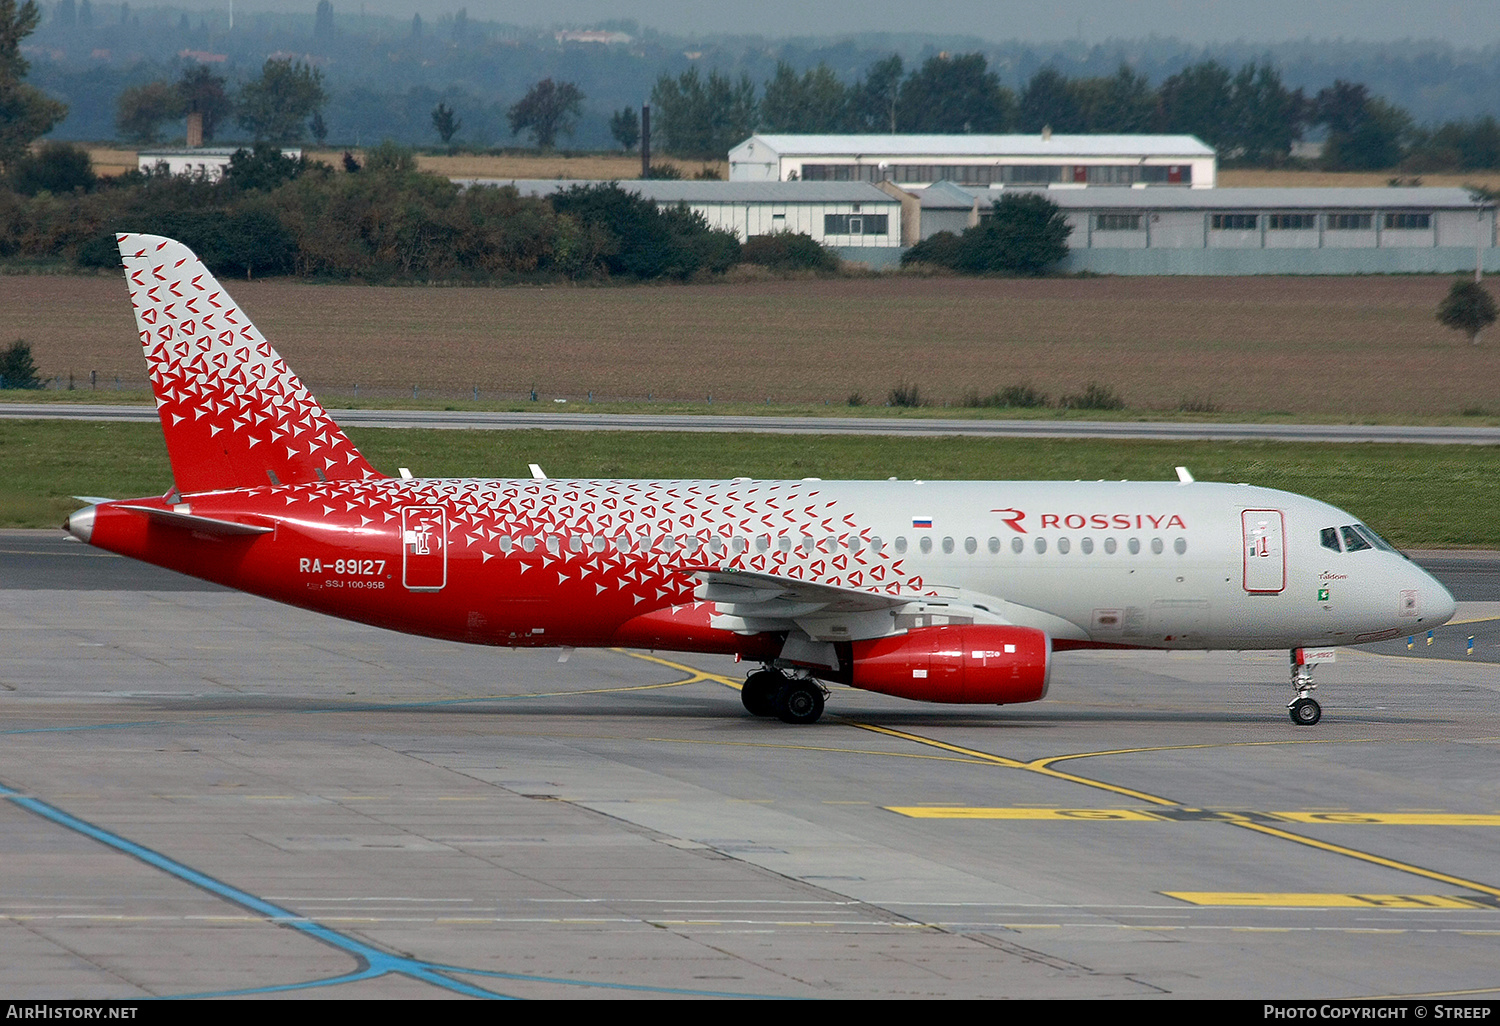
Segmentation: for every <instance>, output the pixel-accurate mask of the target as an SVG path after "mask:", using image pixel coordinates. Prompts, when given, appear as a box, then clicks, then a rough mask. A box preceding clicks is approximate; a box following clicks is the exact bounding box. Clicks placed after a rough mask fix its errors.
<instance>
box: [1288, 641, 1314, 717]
mask: <svg viewBox="0 0 1500 1026" xmlns="http://www.w3.org/2000/svg"><path fill="white" fill-rule="evenodd" d="M1291 662H1292V687H1293V688H1294V689H1295V690H1296V692H1297V697H1296V698H1294V699H1292V700H1291V701H1290V702H1288V703H1287V707H1286V711H1287V712H1288V713H1289V714H1290V715H1291V717H1292V722H1293V723H1295V724H1296V725H1297V726H1299V727H1311V726H1312V725H1313V724H1314V723H1317V722H1318V721H1319V720H1321V719H1322V718H1323V707H1322V706H1320V705H1319V704H1318V703H1317V701H1316V700H1315V699H1314V698H1312V697H1311V695H1312V691H1313V689H1314V688H1316V687H1317V685H1316V684H1314V683H1313V679H1312V670H1311V668H1310V666H1309V664H1308V663H1305V662H1303V661H1302V649H1300V648H1294V649H1292V652H1291Z"/></svg>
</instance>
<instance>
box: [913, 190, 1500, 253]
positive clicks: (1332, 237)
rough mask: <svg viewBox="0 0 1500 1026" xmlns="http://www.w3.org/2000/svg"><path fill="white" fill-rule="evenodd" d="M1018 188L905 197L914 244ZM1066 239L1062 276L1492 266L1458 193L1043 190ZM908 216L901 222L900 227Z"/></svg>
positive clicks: (1478, 223)
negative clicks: (1063, 220)
mask: <svg viewBox="0 0 1500 1026" xmlns="http://www.w3.org/2000/svg"><path fill="white" fill-rule="evenodd" d="M1014 192H1015V190H1009V189H1006V190H1001V189H973V188H964V187H962V186H959V185H955V184H953V183H951V182H940V183H938V184H936V185H934V186H932V187H930V188H928V189H926V190H922V191H920V192H916V191H913V192H912V193H911V194H909V195H908V198H907V199H906V201H905V204H906V207H907V209H908V211H911V210H913V209H915V210H917V211H919V214H920V217H919V220H920V225H921V227H920V229H919V231H918V233H917V235H916V237H915V238H914V237H912V235H911V234H910V233H908V234H907V237H906V238H905V240H904V241H905V242H906V243H907V244H908V245H910V244H911V243H913V242H915V241H916V238H923V239H925V238H929V237H930V236H932V235H935V234H936V233H938V232H940V231H950V232H954V233H955V234H957V233H960V232H962V231H963V230H964V228H966V227H968V226H970V225H974V224H978V223H979V221H980V220H981V219H983V218H984V217H987V216H989V214H990V212H991V211H992V209H993V206H994V204H996V203H998V202H1000V198H1001V197H1002V196H1004V195H1005V194H1007V193H1014ZM1044 194H1045V195H1046V197H1047V198H1048V199H1049V200H1051V201H1053V202H1054V203H1056V204H1057V205H1058V206H1059V207H1060V208H1061V209H1062V211H1063V213H1064V214H1065V216H1066V217H1067V220H1068V223H1069V224H1070V225H1071V226H1072V228H1073V232H1072V235H1071V236H1070V237H1069V239H1068V246H1069V250H1070V252H1069V255H1068V257H1067V259H1066V260H1065V261H1064V262H1063V265H1062V267H1061V270H1064V271H1093V272H1097V273H1100V274H1403V273H1423V272H1430V273H1446V272H1453V271H1462V270H1472V269H1473V268H1474V264H1475V260H1476V255H1477V256H1478V259H1480V260H1482V261H1483V262H1484V265H1485V266H1486V267H1489V268H1491V269H1500V250H1497V249H1496V226H1495V207H1494V206H1493V205H1490V206H1482V205H1480V204H1477V203H1476V202H1475V200H1474V198H1473V197H1472V196H1471V195H1470V194H1469V192H1468V190H1466V189H1450V188H1386V189H1382V188H1286V189H1275V188H1268V189H1213V190H1202V191H1200V190H1196V189H1195V190H1172V191H1168V190H1152V189H1121V188H1112V189H1087V190H1078V189H1048V190H1047V191H1046V192H1045V193H1044ZM909 221H910V219H908V223H909Z"/></svg>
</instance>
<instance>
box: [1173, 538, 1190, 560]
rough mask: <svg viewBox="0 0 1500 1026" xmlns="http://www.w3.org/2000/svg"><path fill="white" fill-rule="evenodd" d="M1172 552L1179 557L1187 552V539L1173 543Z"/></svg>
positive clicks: (1180, 539) (1179, 539)
mask: <svg viewBox="0 0 1500 1026" xmlns="http://www.w3.org/2000/svg"><path fill="white" fill-rule="evenodd" d="M1172 551H1173V552H1175V553H1177V554H1178V555H1179V556H1181V555H1183V554H1184V553H1185V552H1187V539H1186V538H1178V539H1177V540H1176V541H1174V542H1173V543H1172Z"/></svg>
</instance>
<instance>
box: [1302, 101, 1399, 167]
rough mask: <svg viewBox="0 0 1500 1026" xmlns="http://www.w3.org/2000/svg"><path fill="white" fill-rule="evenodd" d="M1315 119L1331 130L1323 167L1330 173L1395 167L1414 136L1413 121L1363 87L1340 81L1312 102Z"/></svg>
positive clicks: (1325, 148) (1313, 117)
mask: <svg viewBox="0 0 1500 1026" xmlns="http://www.w3.org/2000/svg"><path fill="white" fill-rule="evenodd" d="M1312 110H1313V114H1312V119H1313V121H1314V122H1316V123H1318V124H1322V125H1326V126H1328V139H1327V141H1326V142H1325V143H1324V144H1323V156H1322V161H1321V162H1322V164H1323V166H1324V167H1326V168H1328V169H1329V170H1330V171H1372V170H1379V169H1383V168H1388V167H1395V166H1396V164H1398V163H1399V162H1400V160H1401V157H1402V155H1403V154H1404V153H1405V149H1406V146H1405V144H1406V141H1407V138H1408V137H1409V136H1410V135H1411V128H1412V125H1411V117H1410V115H1408V114H1407V113H1406V112H1405V111H1404V110H1401V109H1400V108H1399V107H1395V106H1392V105H1391V104H1389V103H1386V102H1385V101H1384V100H1381V99H1378V98H1376V97H1373V96H1371V95H1370V92H1369V90H1368V89H1366V88H1365V87H1364V86H1363V85H1358V84H1356V83H1353V82H1345V81H1344V80H1343V79H1337V80H1335V81H1334V83H1333V85H1331V86H1329V87H1328V88H1326V89H1322V90H1319V92H1318V95H1317V96H1316V97H1314V99H1313V101H1312Z"/></svg>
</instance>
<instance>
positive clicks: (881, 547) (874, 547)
mask: <svg viewBox="0 0 1500 1026" xmlns="http://www.w3.org/2000/svg"><path fill="white" fill-rule="evenodd" d="M870 551H871V552H873V553H875V554H876V555H877V556H878V555H879V554H880V553H881V552H883V551H885V543H884V542H882V541H881V540H880V536H879V535H876V536H875V537H873V538H871V539H870Z"/></svg>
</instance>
